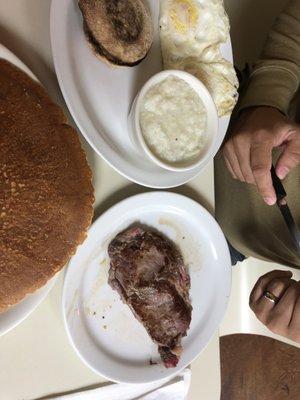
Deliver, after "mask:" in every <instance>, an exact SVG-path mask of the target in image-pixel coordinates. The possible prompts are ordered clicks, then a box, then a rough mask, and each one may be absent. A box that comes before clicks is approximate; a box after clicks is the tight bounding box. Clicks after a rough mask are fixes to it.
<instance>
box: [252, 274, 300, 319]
mask: <svg viewBox="0 0 300 400" xmlns="http://www.w3.org/2000/svg"><path fill="white" fill-rule="evenodd" d="M295 283H296V281H295V280H294V279H290V278H281V279H278V278H277V279H274V280H272V281H271V282H270V283H269V284H268V285H267V287H266V291H269V292H270V293H272V294H273V295H274V296H276V297H277V298H278V299H281V298H282V297H283V296H284V294H285V293H286V291H287V290H288V288H289V287H290V286H291V285H293V284H295ZM275 308H276V304H275V303H273V302H272V301H270V300H269V299H266V298H265V297H264V295H263V296H262V297H261V298H260V299H259V300H258V301H257V302H256V303H255V305H254V307H253V311H254V312H255V314H256V316H257V318H258V319H259V320H260V321H261V322H263V323H265V324H267V323H269V319H270V312H271V311H274V312H275ZM272 315H273V314H272Z"/></svg>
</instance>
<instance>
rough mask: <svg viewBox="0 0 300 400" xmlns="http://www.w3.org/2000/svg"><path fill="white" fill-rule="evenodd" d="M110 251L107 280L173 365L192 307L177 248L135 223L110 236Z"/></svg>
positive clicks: (188, 287)
mask: <svg viewBox="0 0 300 400" xmlns="http://www.w3.org/2000/svg"><path fill="white" fill-rule="evenodd" d="M108 254H109V257H110V270H109V284H110V285H111V287H112V288H113V289H115V290H117V291H118V293H119V294H120V296H121V298H122V300H123V302H124V303H126V304H128V306H129V307H130V308H131V310H132V312H133V313H134V315H135V317H136V318H137V319H138V320H139V321H140V322H141V323H142V324H143V325H144V327H145V328H146V330H147V332H148V334H149V335H150V337H151V338H152V340H153V341H154V342H155V343H157V345H158V350H159V353H160V356H161V358H162V361H163V363H164V365H165V366H166V367H167V368H169V367H176V365H177V363H178V361H179V357H180V355H181V352H182V347H181V339H182V337H183V336H186V333H187V330H188V329H189V326H190V322H191V313H192V306H191V303H190V299H189V290H190V277H189V274H188V272H187V270H186V267H185V265H184V262H183V258H182V256H181V254H180V252H179V250H178V249H177V248H176V247H175V246H174V245H173V244H172V243H171V242H170V241H169V240H168V239H166V238H165V237H164V236H162V235H161V234H159V233H157V232H155V231H154V230H151V229H150V228H144V227H140V226H133V227H130V228H128V229H126V230H125V231H123V232H121V233H120V234H118V235H117V236H116V237H115V238H114V239H113V240H112V241H111V243H110V244H109V247H108Z"/></svg>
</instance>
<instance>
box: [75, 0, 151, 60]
mask: <svg viewBox="0 0 300 400" xmlns="http://www.w3.org/2000/svg"><path fill="white" fill-rule="evenodd" d="M78 5H79V8H80V10H81V12H82V16H83V28H84V32H85V35H86V38H87V40H88V42H89V43H90V45H91V47H92V49H93V51H94V53H95V54H96V56H97V57H98V58H100V59H101V60H102V61H103V60H104V61H106V62H107V63H109V64H114V65H125V66H134V65H136V64H138V63H139V62H141V61H142V60H143V59H144V58H145V57H146V55H147V53H148V51H149V50H150V47H151V45H152V41H153V24H152V19H151V14H150V11H149V9H148V7H146V5H145V4H144V1H143V0H79V2H78Z"/></svg>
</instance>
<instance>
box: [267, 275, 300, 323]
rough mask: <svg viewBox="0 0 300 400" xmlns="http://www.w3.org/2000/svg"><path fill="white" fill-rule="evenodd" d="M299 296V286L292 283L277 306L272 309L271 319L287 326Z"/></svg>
mask: <svg viewBox="0 0 300 400" xmlns="http://www.w3.org/2000/svg"><path fill="white" fill-rule="evenodd" d="M299 294H300V284H299V283H298V282H293V283H292V284H291V285H290V286H289V287H288V288H287V289H286V291H285V293H284V294H283V296H282V297H281V299H280V300H279V302H278V304H276V307H275V308H274V313H273V318H274V319H275V318H276V321H277V322H279V323H281V325H284V326H288V325H289V324H290V322H291V319H292V315H293V311H294V306H295V303H296V301H297V299H298V297H299Z"/></svg>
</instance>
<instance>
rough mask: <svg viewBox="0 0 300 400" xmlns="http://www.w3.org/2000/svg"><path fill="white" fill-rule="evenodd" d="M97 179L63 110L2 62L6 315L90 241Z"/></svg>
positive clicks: (1, 259) (0, 199) (1, 294)
mask: <svg viewBox="0 0 300 400" xmlns="http://www.w3.org/2000/svg"><path fill="white" fill-rule="evenodd" d="M91 179H92V173H91V170H90V168H89V166H88V163H87V160H86V156H85V153H84V151H83V150H82V148H81V145H80V141H79V138H78V136H77V133H76V131H75V130H74V129H73V128H72V127H71V126H69V125H68V124H67V119H66V117H65V116H64V114H63V112H62V110H61V109H60V107H58V106H57V105H56V104H54V103H53V102H52V101H51V99H50V98H49V96H48V95H47V93H46V92H45V90H44V89H43V88H42V87H41V85H40V84H38V83H37V82H35V81H34V80H32V79H31V78H30V77H29V76H28V75H27V74H25V73H24V72H23V71H21V70H20V69H18V68H17V67H15V66H14V65H12V64H11V63H9V62H8V61H6V60H3V59H0V313H1V312H4V311H6V310H7V309H8V308H9V307H10V306H12V305H14V304H16V303H18V302H20V301H21V300H22V299H23V298H24V297H25V296H26V295H27V294H29V293H33V292H35V291H36V290H37V289H38V288H40V287H41V286H43V285H44V284H45V283H46V282H47V281H48V280H49V279H50V278H52V277H53V276H54V275H55V274H56V273H57V272H58V271H59V270H61V269H62V268H63V266H64V265H65V264H66V263H67V262H68V261H69V259H70V257H71V256H72V255H73V254H74V253H75V251H76V248H77V246H78V245H79V244H80V243H82V242H83V241H84V239H85V237H86V233H87V229H88V227H89V226H90V223H91V220H92V215H93V208H92V206H93V202H94V196H93V186H92V183H91Z"/></svg>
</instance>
